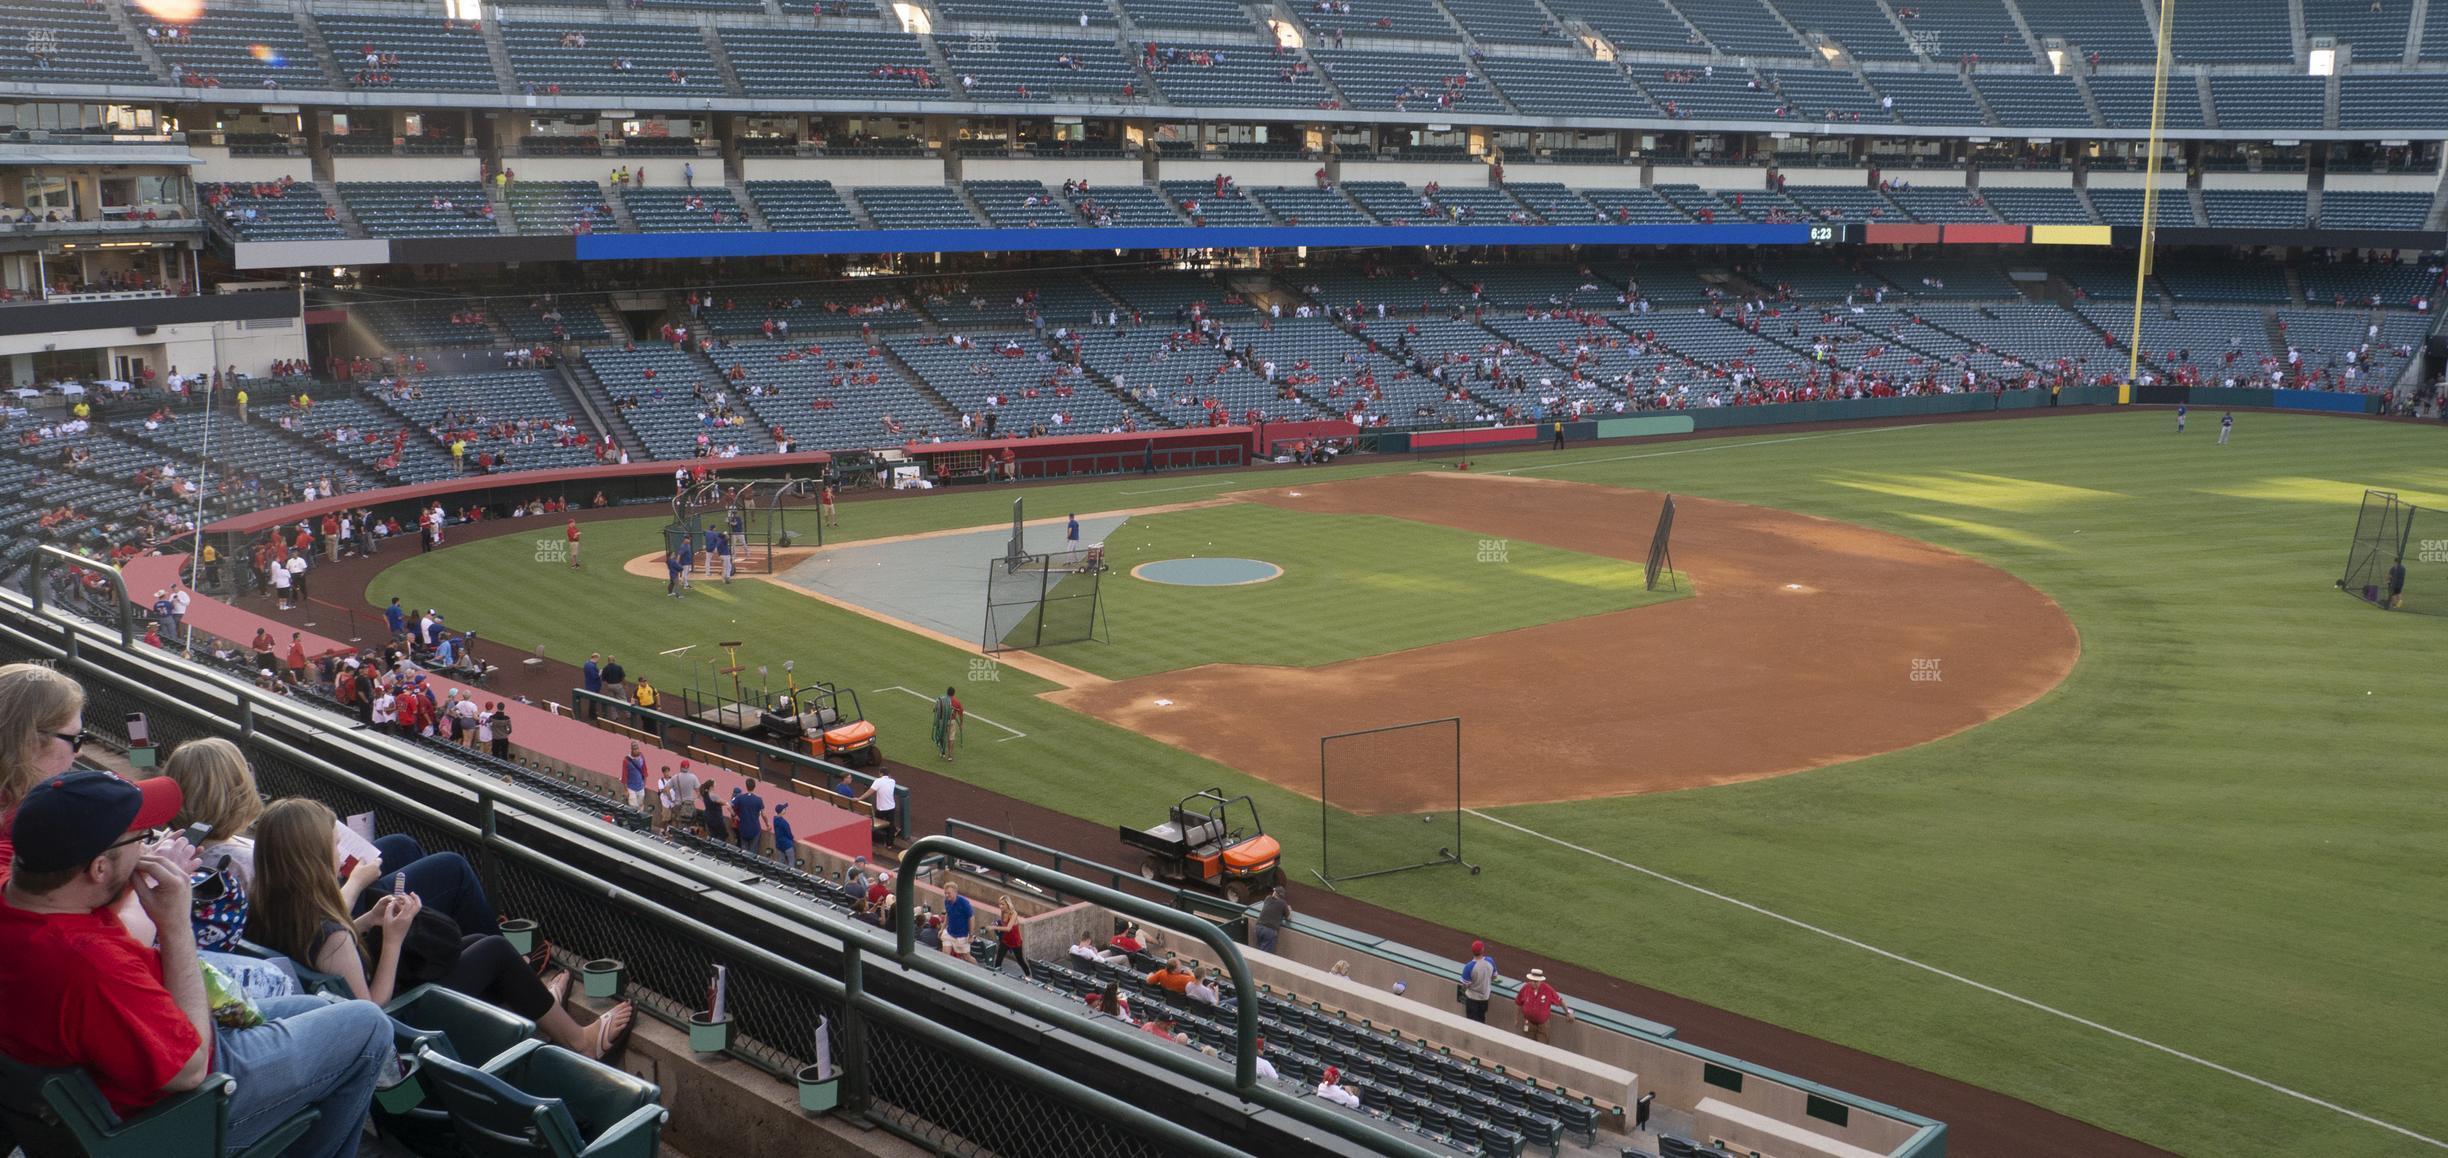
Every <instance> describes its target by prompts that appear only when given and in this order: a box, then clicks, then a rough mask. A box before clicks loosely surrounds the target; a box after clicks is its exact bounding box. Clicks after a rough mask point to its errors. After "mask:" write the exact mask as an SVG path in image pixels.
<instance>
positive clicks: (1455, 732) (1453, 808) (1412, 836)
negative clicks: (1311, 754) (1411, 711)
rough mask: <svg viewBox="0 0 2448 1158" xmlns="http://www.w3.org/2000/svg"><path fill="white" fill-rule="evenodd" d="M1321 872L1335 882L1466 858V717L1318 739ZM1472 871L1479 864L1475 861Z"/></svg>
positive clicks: (1331, 884) (1329, 883)
mask: <svg viewBox="0 0 2448 1158" xmlns="http://www.w3.org/2000/svg"><path fill="white" fill-rule="evenodd" d="M1318 812H1319V815H1320V816H1321V817H1322V818H1323V820H1322V823H1323V839H1322V840H1321V842H1320V846H1319V849H1318V869H1317V875H1318V879H1319V880H1320V881H1322V882H1324V883H1325V884H1326V885H1327V887H1329V888H1332V887H1334V885H1336V884H1337V883H1338V882H1341V881H1349V880H1358V879H1359V878H1361V877H1373V876H1380V875H1383V874H1385V873H1393V872H1401V871H1403V870H1405V869H1415V868H1425V867H1427V866H1429V865H1439V864H1464V863H1466V862H1465V861H1463V859H1462V719H1461V717H1459V716H1448V717H1446V718H1445V719H1441V720H1423V721H1420V722H1419V723H1416V724H1396V725H1394V726H1392V727H1385V728H1370V729H1368V730H1366V731H1361V732H1341V733H1337V734H1335V735H1332V736H1326V737H1323V738H1321V739H1320V740H1319V741H1318ZM1471 871H1472V872H1473V873H1476V872H1478V871H1479V870H1478V868H1477V867H1476V866H1473V867H1472V868H1471Z"/></svg>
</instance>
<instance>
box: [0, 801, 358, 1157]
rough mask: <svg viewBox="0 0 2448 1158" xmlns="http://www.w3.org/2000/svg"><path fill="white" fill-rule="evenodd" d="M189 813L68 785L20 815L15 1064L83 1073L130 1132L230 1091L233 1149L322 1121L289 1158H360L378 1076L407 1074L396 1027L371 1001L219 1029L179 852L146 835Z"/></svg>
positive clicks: (10, 980) (273, 1011)
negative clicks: (144, 922)
mask: <svg viewBox="0 0 2448 1158" xmlns="http://www.w3.org/2000/svg"><path fill="white" fill-rule="evenodd" d="M182 803H183V800H182V798H181V795H180V792H179V787H178V784H177V782H176V781H173V780H171V779H169V778H168V777H157V778H155V779H153V780H148V781H146V782H145V783H144V784H143V785H141V786H139V785H136V784H131V783H129V782H127V781H125V780H122V779H120V778H119V777H117V776H115V775H113V774H111V773H108V772H91V771H80V772H68V773H65V774H62V775H58V776H53V777H51V778H50V779H48V780H45V781H43V782H41V783H40V784H37V785H36V786H35V787H34V789H33V791H31V792H29V793H27V795H26V798H25V800H24V801H23V802H22V803H20V804H19V806H18V809H17V817H16V820H15V821H14V822H13V823H12V825H11V829H10V836H11V838H12V839H13V841H14V843H15V850H14V859H13V860H12V862H11V864H12V866H13V868H12V871H11V872H10V874H9V881H8V886H7V888H6V889H5V890H0V992H5V993H7V994H8V995H9V999H8V1000H7V1001H6V1002H0V1050H5V1051H6V1052H7V1053H8V1055H9V1056H11V1057H13V1058H16V1059H18V1060H20V1061H23V1062H27V1063H29V1064H32V1065H38V1066H48V1067H59V1066H77V1067H80V1068H82V1069H83V1070H84V1071H85V1073H86V1074H87V1075H88V1076H89V1077H91V1078H92V1079H93V1082H94V1085H95V1086H96V1087H97V1088H99V1089H100V1090H101V1092H102V1096H103V1097H104V1098H105V1099H107V1100H108V1101H109V1102H110V1106H111V1109H112V1110H113V1111H114V1112H116V1113H118V1114H119V1115H120V1116H122V1117H125V1116H127V1115H130V1114H134V1113H137V1112H139V1111H141V1110H143V1109H144V1108H145V1107H147V1106H150V1105H152V1104H153V1103H154V1102H157V1101H159V1100H161V1099H162V1098H164V1097H168V1096H171V1095H174V1094H180V1093H184V1092H186V1091H189V1090H193V1089H195V1088H196V1087H198V1086H200V1085H202V1084H204V1079H205V1076H206V1075H207V1074H211V1073H226V1074H228V1075H230V1077H231V1085H230V1094H229V1099H230V1100H229V1137H228V1139H227V1141H228V1144H229V1146H230V1147H231V1148H232V1149H233V1150H235V1149H239V1148H243V1147H246V1146H249V1145H252V1144H254V1143H255V1142H257V1141H259V1140H260V1139H262V1138H263V1136H264V1135H266V1134H268V1133H270V1132H271V1131H272V1130H273V1128H274V1127H277V1126H279V1125H280V1124H281V1123H282V1122H284V1121H286V1120H288V1119H289V1118H290V1117H291V1116H292V1115H294V1114H296V1113H297V1112H298V1111H300V1110H303V1109H306V1108H308V1107H314V1108H316V1109H319V1110H321V1111H322V1117H321V1118H320V1119H318V1120H317V1121H316V1123H315V1124H314V1126H313V1127H312V1128H310V1129H309V1130H308V1131H307V1132H306V1134H305V1135H304V1136H303V1137H301V1138H299V1139H298V1141H297V1142H296V1143H294V1144H292V1145H291V1146H290V1147H289V1149H288V1151H287V1154H288V1155H289V1158H350V1156H351V1155H354V1154H355V1153H356V1151H357V1139H358V1136H359V1134H360V1133H361V1132H362V1131H363V1129H364V1126H365V1117H366V1108H367V1106H368V1105H369V1104H370V1103H371V1102H372V1100H373V1096H374V1082H375V1079H376V1077H377V1076H378V1075H379V1074H381V1073H383V1072H385V1071H387V1070H389V1069H391V1068H393V1067H394V1066H395V1063H394V1062H393V1059H392V1054H391V1020H390V1018H389V1017H387V1016H385V1015H384V1014H383V1012H382V1010H381V1009H380V1008H379V1007H377V1006H375V1005H374V1004H373V1003H371V1002H365V1001H342V1000H340V999H337V998H332V997H325V996H301V997H277V998H272V999H270V1000H267V1001H263V1002H259V1003H257V1006H256V1008H255V1010H253V1011H252V1012H253V1013H254V1017H253V1018H251V1019H249V1018H248V1017H247V1016H246V1014H247V1013H248V1012H249V1011H246V1010H242V1009H240V1010H231V1011H228V1012H227V1013H226V1014H225V1015H224V1016H226V1017H228V1018H229V1020H231V1021H233V1022H235V1021H248V1022H249V1024H247V1025H245V1026H244V1027H236V1026H231V1025H218V1024H216V1015H215V1013H214V1011H213V1010H211V1009H210V1008H208V1006H207V1002H206V998H205V988H204V975H203V972H202V968H203V967H202V964H201V962H200V961H199V959H198V957H197V954H196V943H195V931H194V928H193V926H192V925H191V924H190V923H189V921H188V916H189V909H190V906H192V905H193V903H194V899H193V896H192V894H191V893H190V892H189V889H188V883H187V882H188V877H187V869H186V866H185V865H183V864H182V863H180V862H179V861H178V860H177V859H175V857H174V855H173V853H174V850H175V849H179V848H183V847H184V846H183V845H179V844H177V842H175V841H174V842H171V844H170V845H169V846H164V847H157V846H155V845H153V844H151V843H148V842H147V841H146V840H145V834H146V833H148V832H150V831H151V830H152V829H154V828H156V827H158V826H160V825H165V824H168V823H169V822H170V818H171V817H172V816H174V815H176V814H177V813H178V810H179V806H180V805H181V804H182ZM131 888H133V889H134V891H135V894H136V900H137V903H138V904H139V905H140V906H141V907H142V908H143V909H144V912H145V915H146V916H147V917H149V918H151V920H152V922H153V924H154V925H155V926H156V927H157V928H158V929H159V930H160V934H159V935H160V938H161V943H160V946H159V947H158V948H155V947H151V946H146V945H140V944H138V943H137V942H136V941H135V939H133V938H131V937H130V936H128V932H127V927H126V926H125V925H123V924H121V923H120V920H119V918H118V916H117V915H116V913H115V912H114V909H115V907H116V905H117V903H118V901H119V898H120V897H121V896H122V895H124V894H126V893H127V892H128V891H129V890H130V889H131Z"/></svg>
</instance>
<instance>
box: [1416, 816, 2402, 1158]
mask: <svg viewBox="0 0 2448 1158" xmlns="http://www.w3.org/2000/svg"><path fill="white" fill-rule="evenodd" d="M1462 811H1463V812H1465V813H1467V814H1469V815H1471V816H1475V817H1478V818H1479V819H1481V820H1484V821H1487V822H1488V823H1490V824H1499V825H1503V826H1504V827H1506V828H1510V829H1512V830H1513V831H1515V832H1518V833H1521V834H1523V835H1525V836H1531V837H1536V838H1538V839H1540V840H1544V841H1548V842H1550V843H1553V844H1556V845H1560V846H1562V847H1564V848H1568V849H1571V850H1572V851H1574V852H1577V853H1580V854H1582V855H1583V856H1587V857H1592V858H1595V859H1597V860H1602V861H1605V862H1606V863H1608V864H1611V865H1614V866H1616V867H1618V868H1623V869H1628V870H1630V871H1632V872H1636V873H1640V874H1643V875H1645V876H1650V877H1655V878H1657V879H1658V880H1661V881H1664V882H1666V883H1667V884H1670V885H1673V886H1675V887H1676V888H1682V889H1690V890H1691V891H1693V892H1695V893H1698V894H1700V895H1701V896H1704V897H1708V898H1710V899H1711V900H1718V901H1723V902H1725V903H1726V904H1729V905H1732V906H1734V907H1736V908H1738V909H1748V910H1750V911H1751V912H1754V913H1757V914H1759V915H1760V916H1763V917H1766V918H1768V919H1770V920H1772V921H1783V922H1785V923H1786V924H1788V925H1792V926H1793V927H1795V928H1797V929H1801V930H1803V931H1804V932H1808V933H1816V934H1818V935H1819V936H1822V937H1826V938H1827V939H1829V940H1831V941H1836V942H1839V943H1841V944H1845V945H1850V946H1852V947H1854V948H1856V949H1859V950H1861V951H1863V952H1865V953H1875V954H1877V955H1879V956H1881V957H1885V958H1886V959H1888V960H1890V961H1894V962H1896V963H1897V964H1900V965H1909V966H1911V967H1913V968H1915V969H1919V970H1922V971H1924V972H1928V973H1934V974H1937V975H1938V976H1940V977H1944V978H1946V979H1947V980H1949V981H1954V982H1958V983H1960V984H1964V985H1969V986H1971V987H1972V988H1974V989H1978V990H1980V991H1981V992H1983V993H1987V994H1990V995H1992V996H1995V997H2003V998H2005V999H2006V1000H2008V1001H2012V1002H2015V1003H2017V1004H2020V1005H2027V1006H2030V1007H2031V1008H2033V1009H2036V1010H2039V1011H2040V1012H2042V1013H2045V1014H2048V1015H2049V1016H2051V1017H2059V1018H2063V1019H2065V1020H2067V1021H2071V1022H2073V1023H2074V1024H2076V1025H2079V1026H2083V1027H2085V1028H2088V1029H2096V1030H2098V1031H2100V1032H2101V1033H2105V1034H2108V1035H2110V1036H2112V1037H2119V1038H2123V1039H2125V1040H2126V1041H2130V1042H2132V1043H2134V1044H2135V1045H2139V1046H2142V1047H2144V1048H2146V1049H2154V1050H2157V1051H2159V1052H2160V1053H2163V1054H2166V1055H2168V1056H2170V1057H2174V1058H2180V1059H2182V1060H2185V1061H2188V1062H2191V1063H2193V1064H2194V1065H2198V1066H2206V1067H2208V1068H2210V1069H2213V1070H2217V1071H2218V1072H2220V1073H2222V1074H2226V1075H2228V1076H2229V1077H2234V1078H2240V1079H2242V1080H2244V1081H2248V1082H2251V1083H2252V1084H2254V1085H2256V1086H2261V1087H2263V1088H2265V1089H2269V1090H2274V1091H2276V1092H2278V1093H2281V1094H2284V1095H2286V1096H2287V1097H2290V1098H2295V1099H2297V1100H2299V1101H2305V1102H2310V1103H2311V1104H2313V1105H2315V1106H2319V1107H2320V1108H2322V1109H2324V1110H2331V1111H2334V1112H2336V1113H2340V1114H2344V1115H2345V1116H2347V1117H2349V1118H2353V1119H2354V1120H2356V1121H2358V1122H2365V1123H2368V1124H2370V1125H2374V1126H2378V1127H2380V1128H2381V1129H2383V1130H2388V1131H2392V1132H2394V1133H2398V1134H2403V1135H2405V1136H2406V1137H2408V1138H2411V1139H2413V1140H2415V1141H2417V1142H2421V1143H2423V1144H2424V1145H2426V1146H2432V1147H2436V1148H2438V1149H2442V1150H2448V1141H2441V1140H2440V1139H2438V1138H2434V1137H2431V1136H2430V1135H2428V1134H2422V1133H2417V1132H2415V1131H2413V1130H2409V1129H2406V1128H2405V1127H2403V1126H2400V1125H2397V1124H2396V1123H2394V1122H2386V1121H2382V1120H2381V1119H2379V1118H2375V1117H2372V1116H2371V1115H2369V1114H2366V1113H2363V1112H2362V1111H2360V1110H2353V1109H2349V1108H2347V1107H2345V1106H2341V1105H2338V1104H2337V1103H2335V1102H2332V1101H2328V1100H2325V1099H2322V1098H2316V1097H2313V1096H2312V1095H2310V1094H2307V1093H2304V1092H2303V1091H2302V1090H2297V1089H2292V1088H2290V1087H2287V1086H2282V1085H2279V1084H2278V1083H2276V1082H2273V1081H2271V1080H2269V1079H2268V1078H2261V1077H2255V1076H2253V1075H2251V1074H2248V1073H2245V1072H2244V1071H2242V1070H2239V1069H2236V1068H2234V1067H2232V1066H2223V1065H2220V1064H2219V1063H2217V1062H2214V1061H2211V1060H2210V1059H2208V1058H2204V1057H2196V1056H2194V1055H2192V1054H2189V1053H2186V1052H2185V1051H2183V1050H2180V1049H2177V1048H2176V1047H2174V1046H2171V1045H2162V1044H2160V1043H2158V1042H2155V1041H2152V1040H2150V1039H2149V1038H2146V1037H2141V1036H2138V1035H2135V1034H2130V1033H2127V1032H2125V1031H2124V1030H2121V1029H2118V1028H2117V1027H2115V1026H2113V1025H2102V1024H2100V1023H2099V1022H2096V1021H2093V1020H2091V1019H2090V1018H2088V1017H2084V1016H2082V1015H2080V1014H2076V1013H2068V1012H2066V1011H2065V1010H2062V1009H2059V1008H2057V1007H2055V1006H2053V1005H2047V1004H2043V1003H2041V1002H2038V1001H2034V1000H2032V999H2031V998H2028V997H2025V996H2023V995H2021V994H2019V993H2009V992H2007V991H2006V990H2003V989H2000V988H1998V987H1997V986H1995V985H1990V984H1987V983H1984V982H1980V981H1974V980H1973V979H1971V978H1969V977H1966V976H1964V975H1963V974H1961V973H1953V972H1949V971H1947V970H1945V969H1941V968H1939V967H1937V966H1935V965H1932V964H1930V963H1928V962H1926V961H1916V960H1914V959H1912V958H1910V957H1907V956H1905V955H1903V954H1901V953H1897V952H1892V951H1890V950H1886V949H1881V948H1879V947H1878V946H1876V945H1873V944H1870V943H1868V942H1866V941H1857V940H1854V939H1853V938H1851V937H1847V936H1845V935H1844V934H1842V933H1839V932H1836V931H1834V930H1832V929H1823V928H1820V927H1819V926H1817V925H1814V924H1811V923H1810V922H1808V921H1805V920H1802V919H1800V918H1798V917H1789V916H1786V915H1785V914H1783V913H1780V912H1777V911H1775V910H1773V909H1764V908H1761V907H1760V906H1758V905H1755V904H1752V903H1751V902H1749V901H1746V900H1743V899H1741V898H1739V897H1729V896H1727V895H1725V894H1724V893H1721V892H1718V891H1717V890H1715V889H1710V888H1704V887H1702V886H1700V885H1695V884H1693V883H1691V882H1690V881H1687V880H1683V879H1681V878H1679V877H1675V876H1670V875H1668V874H1666V873H1662V872H1659V871H1657V870H1656V869H1653V868H1645V867H1643V866H1641V865H1637V864H1633V863H1632V862H1631V861H1628V860H1623V859H1621V858H1618V857H1612V856H1608V855H1607V854H1605V853H1603V852H1599V851H1598V850H1596V849H1593V848H1584V847H1582V846H1580V845H1577V844H1574V843H1572V842H1571V841H1568V840H1565V839H1562V838H1561V837H1554V836H1549V835H1547V834H1546V833H1543V832H1539V831H1537V830H1535V829H1529V828H1524V827H1522V826H1521V825H1518V824H1515V823H1513V822H1512V821H1510V820H1506V819H1504V818H1502V817H1497V816H1490V815H1488V814H1487V813H1484V812H1481V811H1479V810H1478V809H1476V808H1465V809H1463V810H1462Z"/></svg>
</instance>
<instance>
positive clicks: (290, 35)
mask: <svg viewBox="0 0 2448 1158" xmlns="http://www.w3.org/2000/svg"><path fill="white" fill-rule="evenodd" d="M131 16H132V18H133V19H135V20H137V21H144V20H145V17H144V15H143V13H142V11H141V10H139V11H138V12H136V13H133V14H131ZM147 27H150V28H157V29H159V30H160V31H161V32H162V33H163V34H162V35H160V36H158V37H147V38H146V39H147V40H148V41H149V42H150V43H151V44H152V46H153V51H154V53H155V54H157V55H159V56H160V57H161V59H162V63H163V64H165V65H168V66H171V71H172V74H173V75H174V76H176V77H178V78H179V83H181V84H182V85H185V86H187V87H190V88H198V87H215V88H316V89H319V88H329V87H331V80H330V78H328V77H326V76H324V75H323V66H322V65H321V64H318V63H316V61H315V54H314V49H312V48H311V47H309V46H308V45H307V43H306V33H305V30H304V29H302V28H300V27H299V26H298V19H297V17H295V16H292V15H289V14H287V13H279V14H275V13H270V12H247V11H242V10H233V9H230V8H226V7H216V8H211V9H208V10H207V11H206V12H205V13H204V14H203V15H201V16H198V17H196V18H195V19H193V20H190V21H186V22H184V23H180V24H176V25H166V26H165V25H150V24H148V25H147ZM172 30H175V31H176V32H177V35H176V36H171V35H169V33H170V32H171V31H172Z"/></svg>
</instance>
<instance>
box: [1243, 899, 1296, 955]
mask: <svg viewBox="0 0 2448 1158" xmlns="http://www.w3.org/2000/svg"><path fill="white" fill-rule="evenodd" d="M1291 923H1292V905H1291V902H1289V901H1286V900H1285V899H1284V888H1283V886H1282V885H1277V886H1275V887H1274V888H1272V889H1269V890H1268V891H1267V897H1266V899H1265V900H1263V901H1260V902H1258V924H1257V927H1256V928H1254V929H1252V930H1251V933H1250V944H1251V945H1253V946H1255V947H1256V948H1257V950H1258V951H1259V952H1261V953H1272V952H1274V951H1275V938H1276V937H1278V936H1280V935H1281V934H1282V933H1283V927H1284V926H1285V925H1288V924H1291Z"/></svg>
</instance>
